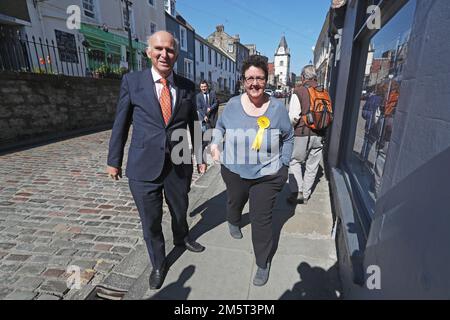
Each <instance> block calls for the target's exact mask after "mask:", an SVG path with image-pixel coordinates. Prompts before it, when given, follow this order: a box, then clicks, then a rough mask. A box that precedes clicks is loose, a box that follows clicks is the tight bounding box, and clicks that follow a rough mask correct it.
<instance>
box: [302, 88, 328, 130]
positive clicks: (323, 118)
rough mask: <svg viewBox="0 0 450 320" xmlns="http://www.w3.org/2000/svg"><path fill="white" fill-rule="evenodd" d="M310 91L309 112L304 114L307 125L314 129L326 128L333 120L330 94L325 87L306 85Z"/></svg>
mask: <svg viewBox="0 0 450 320" xmlns="http://www.w3.org/2000/svg"><path fill="white" fill-rule="evenodd" d="M305 88H306V89H307V90H308V93H309V102H310V106H309V112H308V113H307V114H305V115H302V118H303V122H304V123H305V125H306V126H307V127H308V128H310V129H313V130H325V129H326V128H328V127H329V126H330V125H331V123H332V122H333V108H332V104H331V99H330V94H329V93H328V91H327V90H325V89H323V87H316V88H314V87H311V86H309V85H305Z"/></svg>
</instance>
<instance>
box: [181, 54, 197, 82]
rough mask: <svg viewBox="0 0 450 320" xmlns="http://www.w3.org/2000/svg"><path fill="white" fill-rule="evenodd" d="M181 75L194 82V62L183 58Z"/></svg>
mask: <svg viewBox="0 0 450 320" xmlns="http://www.w3.org/2000/svg"><path fill="white" fill-rule="evenodd" d="M183 74H184V76H185V77H186V78H188V79H190V80H193V81H194V61H192V60H191V59H188V58H184V63H183Z"/></svg>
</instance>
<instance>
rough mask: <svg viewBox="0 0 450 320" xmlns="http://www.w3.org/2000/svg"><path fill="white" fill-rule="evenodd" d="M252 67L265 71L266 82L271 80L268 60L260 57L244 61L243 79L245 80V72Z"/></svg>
mask: <svg viewBox="0 0 450 320" xmlns="http://www.w3.org/2000/svg"><path fill="white" fill-rule="evenodd" d="M250 67H256V68H260V69H262V70H263V71H264V76H265V77H266V80H267V79H268V78H269V67H268V66H267V62H266V60H265V59H264V58H263V57H262V56H260V55H257V54H255V55H251V56H249V57H248V58H247V60H245V61H244V64H243V65H242V79H245V71H247V70H248V69H250Z"/></svg>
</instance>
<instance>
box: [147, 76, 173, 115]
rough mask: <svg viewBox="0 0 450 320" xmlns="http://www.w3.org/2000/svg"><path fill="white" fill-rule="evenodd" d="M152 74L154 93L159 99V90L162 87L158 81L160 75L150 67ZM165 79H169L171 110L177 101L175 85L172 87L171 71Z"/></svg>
mask: <svg viewBox="0 0 450 320" xmlns="http://www.w3.org/2000/svg"><path fill="white" fill-rule="evenodd" d="M152 76H153V81H154V82H155V88H156V94H157V95H158V101H159V99H160V98H161V90H162V88H163V84H162V83H161V82H160V80H161V78H162V77H161V76H160V74H159V73H158V72H157V71H156V70H155V69H154V68H153V67H152ZM167 81H169V88H170V96H171V97H172V111H173V108H174V107H175V103H176V102H177V91H176V90H175V87H174V80H173V72H172V73H171V74H170V76H169V77H168V78H167Z"/></svg>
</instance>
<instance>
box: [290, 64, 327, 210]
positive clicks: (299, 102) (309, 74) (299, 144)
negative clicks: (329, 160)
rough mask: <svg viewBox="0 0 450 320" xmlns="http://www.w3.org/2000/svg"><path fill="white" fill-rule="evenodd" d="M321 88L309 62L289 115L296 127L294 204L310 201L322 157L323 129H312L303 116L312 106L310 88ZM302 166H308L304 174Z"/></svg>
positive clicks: (291, 167) (292, 196) (292, 161)
mask: <svg viewBox="0 0 450 320" xmlns="http://www.w3.org/2000/svg"><path fill="white" fill-rule="evenodd" d="M308 86H309V87H313V88H317V87H318V86H319V84H318V83H317V73H316V69H315V68H314V66H313V65H307V66H305V67H304V68H303V70H302V73H301V84H300V85H299V86H298V87H297V88H296V89H295V91H294V94H293V95H292V97H291V102H290V104H289V118H290V120H291V123H292V125H293V126H294V129H295V141H294V151H293V153H292V159H291V162H290V171H291V172H290V174H289V187H290V189H291V195H290V196H289V197H288V198H287V201H288V202H289V203H291V204H297V203H299V202H300V203H303V204H307V203H308V199H309V197H310V196H311V189H312V186H313V184H314V181H315V180H316V175H317V171H318V169H319V163H320V160H321V159H322V150H323V144H322V139H323V135H324V133H323V132H320V131H316V130H313V129H310V128H309V127H308V126H307V125H306V124H305V121H304V119H303V117H302V116H301V115H305V114H307V113H308V111H309V109H310V97H309V92H308V89H307V87H308ZM302 166H304V167H305V174H304V176H303V171H302Z"/></svg>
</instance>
